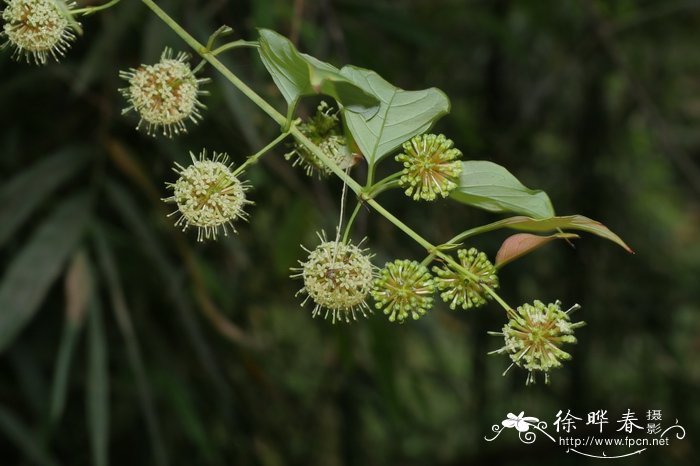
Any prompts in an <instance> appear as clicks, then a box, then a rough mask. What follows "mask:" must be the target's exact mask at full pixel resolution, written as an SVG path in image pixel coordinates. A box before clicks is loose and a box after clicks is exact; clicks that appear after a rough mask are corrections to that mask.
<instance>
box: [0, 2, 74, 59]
mask: <svg viewBox="0 0 700 466" xmlns="http://www.w3.org/2000/svg"><path fill="white" fill-rule="evenodd" d="M6 3H7V7H5V9H4V10H3V12H2V19H3V21H4V22H5V24H4V26H3V30H2V34H0V35H2V36H4V37H5V38H6V41H5V43H4V44H3V47H5V46H7V45H9V46H11V47H12V48H13V49H14V50H13V54H12V56H13V58H15V59H21V58H24V59H25V60H26V61H27V63H31V62H32V61H33V62H34V63H35V64H37V65H45V64H46V62H47V61H48V58H49V56H52V57H53V58H54V59H55V60H56V61H58V60H59V58H60V57H62V56H63V55H64V54H65V52H66V51H67V50H68V48H69V47H70V42H71V41H73V40H75V34H73V30H72V27H71V21H70V20H69V16H70V9H71V8H73V7H74V6H75V3H74V2H70V3H68V2H66V1H65V0H6Z"/></svg>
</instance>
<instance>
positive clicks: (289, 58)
mask: <svg viewBox="0 0 700 466" xmlns="http://www.w3.org/2000/svg"><path fill="white" fill-rule="evenodd" d="M259 33H260V39H259V41H260V47H259V48H258V51H259V53H260V58H262V61H263V64H264V65H265V68H267V71H268V72H269V73H270V75H271V76H272V80H273V81H274V82H275V84H276V85H277V87H278V88H279V90H280V92H281V93H282V95H283V96H284V99H285V100H286V101H287V104H289V105H290V107H292V108H293V107H294V106H295V105H296V102H297V101H298V100H299V97H301V96H303V95H311V94H326V95H329V96H331V97H333V98H335V99H336V100H337V101H338V102H339V103H340V104H341V105H342V106H343V108H345V109H346V110H348V111H350V112H369V114H373V113H375V112H376V110H377V104H378V101H377V98H376V97H375V96H374V95H373V94H372V93H371V92H366V91H365V90H364V89H362V88H361V87H360V86H357V85H355V84H353V83H352V82H351V81H349V80H348V79H347V78H346V77H344V76H342V75H341V74H340V71H339V70H338V69H337V68H336V67H334V66H333V65H330V64H328V63H325V62H322V61H320V60H318V59H316V58H314V57H312V56H310V55H306V54H303V53H299V51H298V50H297V49H296V47H294V44H292V42H291V41H290V40H289V39H287V38H286V37H284V36H282V35H281V34H278V33H276V32H275V31H271V30H269V29H260V30H259Z"/></svg>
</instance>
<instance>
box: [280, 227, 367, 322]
mask: <svg viewBox="0 0 700 466" xmlns="http://www.w3.org/2000/svg"><path fill="white" fill-rule="evenodd" d="M318 237H319V239H320V240H321V243H320V244H319V245H318V246H316V248H315V249H314V250H312V251H310V250H308V249H306V248H304V250H305V251H306V252H308V253H309V256H308V258H307V259H306V261H299V264H300V265H301V267H299V268H294V269H292V270H293V271H294V272H296V273H295V274H293V275H292V277H294V278H301V279H303V280H304V287H303V288H302V289H301V290H299V293H297V294H305V295H306V298H305V299H304V301H303V302H302V306H303V305H304V304H306V302H307V301H308V300H309V299H311V300H312V301H313V303H314V309H313V313H312V315H313V317H317V316H319V315H323V317H324V318H326V319H327V318H329V317H330V318H331V319H332V321H333V323H335V322H336V321H342V320H344V321H345V322H350V320H351V319H352V320H357V314H358V313H359V314H362V315H363V316H364V317H367V314H368V313H371V312H372V310H371V309H370V307H369V305H368V304H367V301H366V300H367V296H368V294H369V292H370V290H371V288H372V281H373V280H374V275H375V268H374V266H373V265H372V262H371V261H370V259H371V256H370V255H369V254H368V252H367V250H365V249H362V248H361V244H360V245H358V246H355V245H353V244H351V243H344V242H341V241H328V240H326V237H325V235H324V234H323V233H321V234H319V235H318Z"/></svg>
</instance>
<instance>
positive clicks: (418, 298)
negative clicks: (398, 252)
mask: <svg viewBox="0 0 700 466" xmlns="http://www.w3.org/2000/svg"><path fill="white" fill-rule="evenodd" d="M434 293H435V286H434V285H433V278H432V276H431V275H430V272H428V268H427V267H425V266H424V265H421V264H419V263H418V262H415V261H409V260H396V261H394V262H389V263H388V264H386V266H384V268H383V269H382V270H381V271H380V272H379V277H378V278H377V279H376V280H375V281H374V285H373V287H372V297H373V298H374V299H375V301H376V303H375V307H376V308H377V309H384V314H386V315H388V316H389V320H390V321H391V322H394V321H397V320H398V321H399V323H403V322H404V321H405V319H407V318H408V317H409V315H410V316H411V317H412V318H413V319H414V320H415V319H420V318H421V317H422V316H423V315H425V314H426V313H427V312H428V311H429V310H430V309H431V308H432V307H433V294H434Z"/></svg>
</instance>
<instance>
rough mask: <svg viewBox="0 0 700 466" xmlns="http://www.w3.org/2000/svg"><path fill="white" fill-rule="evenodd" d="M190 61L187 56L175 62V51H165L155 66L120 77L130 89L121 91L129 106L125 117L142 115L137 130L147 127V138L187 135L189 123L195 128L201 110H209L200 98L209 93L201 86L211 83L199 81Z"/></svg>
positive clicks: (126, 73)
mask: <svg viewBox="0 0 700 466" xmlns="http://www.w3.org/2000/svg"><path fill="white" fill-rule="evenodd" d="M187 58H188V55H187V54H186V53H184V52H181V53H179V54H177V56H175V57H174V58H173V53H172V50H171V49H168V48H166V49H165V51H163V54H162V55H161V57H160V61H159V62H158V63H156V64H155V65H141V66H140V67H139V68H137V69H133V68H132V69H130V70H129V71H121V72H120V73H119V76H120V77H121V78H122V79H125V80H126V81H128V82H129V87H127V88H124V89H120V90H119V91H120V92H121V94H122V95H123V96H124V97H125V98H126V99H127V101H128V102H129V107H127V108H125V109H124V110H123V112H122V113H128V112H130V111H131V110H135V111H136V112H137V113H138V114H139V117H140V119H139V123H138V125H137V126H136V129H140V128H141V126H142V125H144V123H145V125H146V133H147V134H149V135H152V136H155V134H156V132H157V131H158V130H159V129H162V131H163V136H167V137H172V136H173V134H180V133H181V132H187V126H186V122H187V120H190V121H191V122H193V123H195V124H196V123H197V122H198V121H199V120H201V119H202V114H201V109H203V108H206V107H205V105H204V104H202V102H200V100H199V96H201V95H206V94H207V92H206V91H202V90H201V89H200V86H201V85H202V84H204V83H207V82H209V79H208V78H203V79H197V77H196V76H195V75H194V73H193V72H192V70H191V69H190V65H189V63H187Z"/></svg>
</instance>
